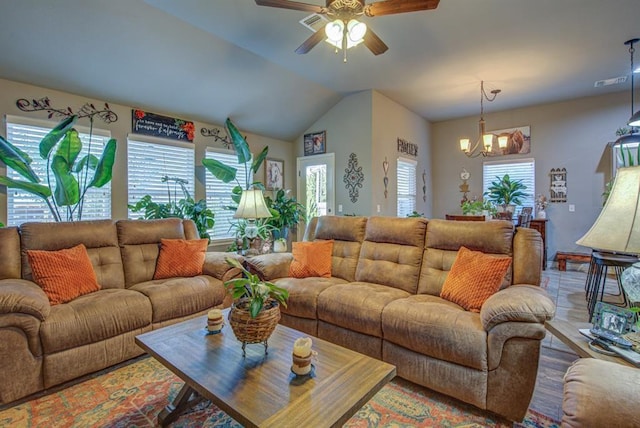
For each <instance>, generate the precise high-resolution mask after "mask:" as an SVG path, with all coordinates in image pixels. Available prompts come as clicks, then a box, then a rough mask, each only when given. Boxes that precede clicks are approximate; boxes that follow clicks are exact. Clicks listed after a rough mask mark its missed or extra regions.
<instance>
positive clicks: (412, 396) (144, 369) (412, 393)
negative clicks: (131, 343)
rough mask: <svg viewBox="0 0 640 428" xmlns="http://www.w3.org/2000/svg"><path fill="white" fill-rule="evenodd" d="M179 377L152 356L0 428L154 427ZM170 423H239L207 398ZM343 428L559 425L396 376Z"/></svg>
mask: <svg viewBox="0 0 640 428" xmlns="http://www.w3.org/2000/svg"><path fill="white" fill-rule="evenodd" d="M182 385H183V383H182V381H181V380H180V379H179V378H178V377H176V376H175V375H174V374H173V373H171V372H170V371H169V370H167V369H165V368H164V367H163V366H162V365H161V364H160V363H159V362H157V361H156V360H155V359H153V358H143V359H140V360H137V361H136V362H134V363H132V364H129V365H125V366H123V367H120V368H117V369H115V370H112V371H107V372H106V373H103V374H101V375H99V376H96V377H94V378H91V379H88V380H86V381H84V382H82V383H78V384H76V385H72V386H69V387H67V388H64V389H61V390H60V391H58V392H54V393H51V394H49V395H45V396H42V397H39V398H35V399H33V400H32V401H28V402H26V403H23V404H19V405H17V406H14V407H12V408H10V409H7V410H4V411H2V412H0V427H65V428H67V427H83V428H84V427H122V428H130V427H140V428H142V427H155V426H157V421H156V417H157V415H158V413H159V412H160V410H162V409H163V408H164V406H165V405H166V404H167V403H168V399H167V396H168V397H169V399H171V400H172V399H173V397H175V395H176V394H177V393H178V391H179V390H180V388H181V387H182ZM172 426H174V427H240V426H241V425H240V424H238V423H237V422H236V421H235V420H233V419H232V418H231V417H229V416H228V415H226V414H225V413H224V412H222V411H221V410H220V409H218V408H217V407H215V406H213V405H212V404H210V403H208V402H206V401H205V402H203V403H201V404H198V405H197V406H196V407H194V408H193V409H191V410H190V411H188V412H187V413H185V414H184V415H183V416H181V417H180V418H179V419H178V420H177V421H176V422H174V423H173V425H172ZM345 426H346V427H350V428H365V427H388V428H407V427H465V428H476V427H477V428H480V427H511V426H513V427H525V428H533V427H536V428H559V427H560V424H559V423H558V422H557V421H553V420H551V419H550V418H548V417H546V416H544V415H541V414H538V413H535V412H533V411H529V413H527V416H526V418H525V420H524V421H523V422H522V424H513V425H512V424H511V423H508V422H507V421H504V420H501V419H498V418H496V417H495V416H488V415H487V413H486V412H483V411H481V410H478V409H476V408H475V407H472V406H469V405H466V404H464V403H461V402H459V401H457V400H454V399H452V398H449V397H446V396H444V395H441V394H437V393H435V392H433V391H429V390H427V389H425V388H422V387H420V386H417V385H414V384H412V383H410V382H407V381H404V380H402V379H399V378H396V379H394V380H393V381H392V382H390V383H389V384H387V385H386V386H385V387H384V388H383V389H382V390H381V391H380V392H379V393H378V394H377V395H376V396H375V397H374V398H373V399H372V400H371V401H370V402H369V403H367V404H366V405H365V406H364V407H363V408H362V409H361V410H360V411H359V412H358V413H357V414H356V415H355V416H354V417H353V418H351V419H350V420H349V421H348V422H347V424H346V425H345Z"/></svg>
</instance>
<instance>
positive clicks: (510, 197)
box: [485, 174, 528, 208]
mask: <svg viewBox="0 0 640 428" xmlns="http://www.w3.org/2000/svg"><path fill="white" fill-rule="evenodd" d="M496 178H497V180H496V181H493V182H491V186H489V188H488V189H487V192H486V193H485V196H487V198H488V199H489V200H491V201H493V202H494V203H495V204H496V205H502V207H503V208H506V206H507V205H520V204H521V203H522V201H521V200H520V198H524V197H526V196H528V195H527V194H526V193H524V192H523V190H525V189H526V188H527V186H526V185H525V184H524V183H523V182H522V180H512V179H511V178H510V177H509V174H505V175H504V176H503V177H502V178H500V177H498V176H496Z"/></svg>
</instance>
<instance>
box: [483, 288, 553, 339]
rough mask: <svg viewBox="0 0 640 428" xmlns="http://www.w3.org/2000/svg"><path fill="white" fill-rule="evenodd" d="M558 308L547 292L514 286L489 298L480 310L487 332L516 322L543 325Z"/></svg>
mask: <svg viewBox="0 0 640 428" xmlns="http://www.w3.org/2000/svg"><path fill="white" fill-rule="evenodd" d="M555 312H556V306H555V305H554V303H553V301H552V300H551V299H550V298H549V296H548V295H547V292H546V291H545V290H543V289H542V288H540V287H537V286H534V285H512V286H511V287H507V288H505V289H504V290H500V291H498V292H497V293H496V294H494V295H493V296H491V297H489V298H488V299H487V301H486V302H484V304H483V305H482V308H481V309H480V320H481V322H482V327H483V328H484V329H485V331H489V330H491V329H492V328H493V327H495V326H496V325H498V324H501V323H504V322H509V321H516V322H525V323H539V324H543V325H544V323H545V321H547V320H550V319H552V318H553V316H554V315H555Z"/></svg>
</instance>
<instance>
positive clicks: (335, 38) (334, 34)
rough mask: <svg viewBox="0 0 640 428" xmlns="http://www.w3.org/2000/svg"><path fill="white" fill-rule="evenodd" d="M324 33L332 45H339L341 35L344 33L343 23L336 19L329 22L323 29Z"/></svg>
mask: <svg viewBox="0 0 640 428" xmlns="http://www.w3.org/2000/svg"><path fill="white" fill-rule="evenodd" d="M324 31H325V33H326V34H327V39H329V41H330V42H333V43H340V41H341V40H342V34H343V32H344V22H342V21H341V20H340V19H336V20H335V21H333V22H329V23H328V24H327V25H326V26H325V27H324Z"/></svg>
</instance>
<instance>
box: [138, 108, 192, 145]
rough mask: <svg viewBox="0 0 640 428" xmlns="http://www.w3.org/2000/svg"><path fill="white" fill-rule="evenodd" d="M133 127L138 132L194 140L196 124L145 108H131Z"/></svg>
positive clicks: (173, 138) (172, 138)
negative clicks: (145, 109)
mask: <svg viewBox="0 0 640 428" xmlns="http://www.w3.org/2000/svg"><path fill="white" fill-rule="evenodd" d="M131 120H132V125H131V129H132V130H133V132H135V133H136V134H143V135H151V136H152V137H160V138H169V139H171V140H179V141H189V142H193V138H194V137H195V135H194V134H195V125H194V124H193V122H191V121H188V120H182V119H176V118H174V117H168V116H162V115H159V114H155V113H149V112H146V111H144V110H139V109H135V110H131Z"/></svg>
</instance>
